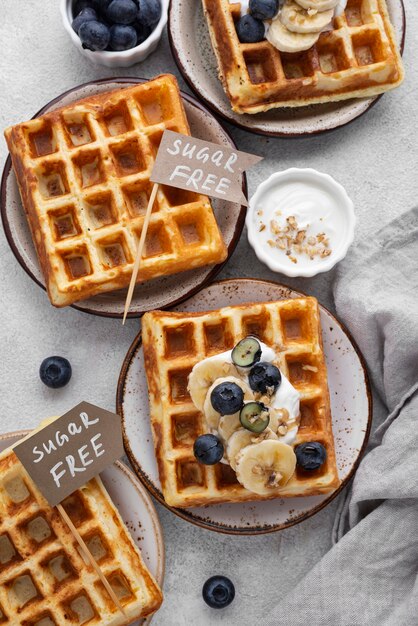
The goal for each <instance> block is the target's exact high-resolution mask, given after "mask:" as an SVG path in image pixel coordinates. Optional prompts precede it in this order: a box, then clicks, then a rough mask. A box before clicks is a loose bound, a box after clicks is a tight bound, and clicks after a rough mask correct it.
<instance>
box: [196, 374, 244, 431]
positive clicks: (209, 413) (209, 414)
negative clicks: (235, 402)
mask: <svg viewBox="0 0 418 626" xmlns="http://www.w3.org/2000/svg"><path fill="white" fill-rule="evenodd" d="M235 371H236V369H235ZM221 383H235V384H236V385H238V387H240V388H241V389H242V390H243V392H244V401H245V402H249V401H250V400H253V399H254V394H253V392H252V391H251V389H250V387H249V385H247V383H246V382H244V381H243V380H242V379H241V378H237V377H236V376H226V377H224V378H217V379H216V380H215V382H214V383H213V384H212V385H211V386H210V387H209V389H208V391H207V393H206V398H205V401H204V403H203V413H204V415H205V418H206V422H207V424H208V426H209V427H210V428H215V429H217V428H218V425H219V423H220V420H221V414H220V413H218V411H216V410H215V409H214V408H213V406H212V402H211V394H212V391H213V390H214V389H215V388H216V387H217V386H218V385H220V384H221ZM237 415H238V420H239V413H238V414H237ZM225 417H231V415H227V416H225Z"/></svg>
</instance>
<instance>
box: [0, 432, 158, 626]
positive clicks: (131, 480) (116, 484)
mask: <svg viewBox="0 0 418 626" xmlns="http://www.w3.org/2000/svg"><path fill="white" fill-rule="evenodd" d="M29 432H30V431H28V430H21V431H17V432H13V433H5V434H3V435H0V452H2V451H3V450H5V449H6V448H8V447H9V446H11V445H13V444H14V443H16V442H17V441H19V439H22V437H25V436H26V435H27V434H28V433H29ZM100 476H101V478H102V480H103V483H104V485H105V487H106V489H107V491H108V492H109V495H110V497H111V498H112V500H113V502H114V503H115V505H116V507H117V509H118V511H119V513H120V514H121V516H122V519H123V521H124V522H125V524H126V526H127V528H128V529H129V531H130V533H131V535H132V537H133V539H134V541H135V543H136V545H137V546H138V548H139V549H140V550H141V554H142V557H143V559H144V561H145V563H146V565H147V567H148V568H149V570H150V571H151V573H152V574H153V575H154V577H155V579H156V580H157V582H158V584H159V585H160V587H161V586H162V584H163V581H164V543H163V536H162V531H161V526H160V522H159V519H158V516H157V512H156V510H155V508H154V505H153V503H152V501H151V498H150V497H149V495H148V493H147V492H146V490H145V489H144V487H143V486H142V485H141V483H140V482H139V481H138V479H137V478H136V476H135V475H134V474H133V473H132V472H131V470H130V469H128V468H127V467H126V465H124V464H123V463H121V462H119V461H116V463H115V464H114V465H112V466H111V467H108V468H107V469H106V470H105V471H104V472H102V473H101V474H100ZM151 619H152V616H151V617H149V618H147V619H145V620H140V621H136V622H133V623H132V624H131V626H146V625H148V624H150V622H151Z"/></svg>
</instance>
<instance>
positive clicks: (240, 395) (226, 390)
mask: <svg viewBox="0 0 418 626" xmlns="http://www.w3.org/2000/svg"><path fill="white" fill-rule="evenodd" d="M210 401H211V403H212V406H213V408H214V409H215V411H218V413H220V414H221V415H233V414H234V413H236V412H237V411H240V410H241V408H242V405H243V403H244V392H243V390H242V389H241V387H239V386H238V385H237V384H236V383H233V382H225V383H219V385H217V386H216V387H215V388H214V389H213V391H212V393H211V394H210Z"/></svg>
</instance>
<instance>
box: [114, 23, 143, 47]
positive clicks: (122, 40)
mask: <svg viewBox="0 0 418 626" xmlns="http://www.w3.org/2000/svg"><path fill="white" fill-rule="evenodd" d="M136 42H137V36H136V30H135V28H134V27H133V26H125V25H124V24H114V25H113V26H112V27H111V28H110V43H109V46H110V48H111V50H129V49H130V48H134V47H135V46H136Z"/></svg>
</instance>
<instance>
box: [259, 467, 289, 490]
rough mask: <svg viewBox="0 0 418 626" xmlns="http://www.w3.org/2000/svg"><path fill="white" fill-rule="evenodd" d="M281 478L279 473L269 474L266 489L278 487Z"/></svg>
mask: <svg viewBox="0 0 418 626" xmlns="http://www.w3.org/2000/svg"><path fill="white" fill-rule="evenodd" d="M253 471H254V470H253ZM282 478H283V475H282V474H280V472H271V474H270V476H269V477H268V479H267V486H268V487H280V481H281V480H282Z"/></svg>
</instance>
